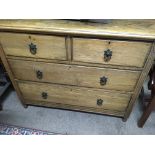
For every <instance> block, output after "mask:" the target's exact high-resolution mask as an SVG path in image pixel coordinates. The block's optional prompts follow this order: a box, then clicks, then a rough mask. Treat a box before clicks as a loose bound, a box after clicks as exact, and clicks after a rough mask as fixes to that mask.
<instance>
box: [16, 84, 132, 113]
mask: <svg viewBox="0 0 155 155" xmlns="http://www.w3.org/2000/svg"><path fill="white" fill-rule="evenodd" d="M18 85H19V88H20V91H21V93H22V95H23V97H24V99H26V100H27V99H28V100H33V101H45V102H51V104H52V103H62V104H66V105H77V106H83V107H93V108H102V109H109V110H116V111H125V109H126V107H127V105H128V102H129V100H130V97H131V96H130V94H120V93H114V92H106V91H104V90H102V89H89V88H79V87H73V86H63V85H57V84H45V83H36V82H23V81H20V82H19V81H18Z"/></svg>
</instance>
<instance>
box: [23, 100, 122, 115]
mask: <svg viewBox="0 0 155 155" xmlns="http://www.w3.org/2000/svg"><path fill="white" fill-rule="evenodd" d="M25 101H26V104H27V105H31V106H41V107H50V108H58V109H65V110H74V111H82V112H91V113H95V114H104V115H110V116H115V117H123V116H124V111H117V110H109V109H103V108H92V107H83V106H78V105H69V104H64V103H54V102H48V101H36V100H30V99H25Z"/></svg>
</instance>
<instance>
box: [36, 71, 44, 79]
mask: <svg viewBox="0 0 155 155" xmlns="http://www.w3.org/2000/svg"><path fill="white" fill-rule="evenodd" d="M36 76H37V78H38V79H42V78H43V72H42V71H40V70H38V71H36Z"/></svg>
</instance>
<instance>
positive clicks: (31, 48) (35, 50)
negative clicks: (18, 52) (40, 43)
mask: <svg viewBox="0 0 155 155" xmlns="http://www.w3.org/2000/svg"><path fill="white" fill-rule="evenodd" d="M29 49H30V52H31V54H33V55H35V54H36V53H37V46H36V45H35V44H33V43H31V44H29Z"/></svg>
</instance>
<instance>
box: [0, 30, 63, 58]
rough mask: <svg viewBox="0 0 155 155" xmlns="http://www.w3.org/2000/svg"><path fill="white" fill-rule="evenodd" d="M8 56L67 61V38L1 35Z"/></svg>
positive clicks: (17, 34)
mask: <svg viewBox="0 0 155 155" xmlns="http://www.w3.org/2000/svg"><path fill="white" fill-rule="evenodd" d="M0 42H1V44H2V46H3V49H4V52H5V53H6V55H9V56H10V55H11V56H19V57H31V58H45V59H58V60H59V59H60V60H66V47H65V37H57V36H48V35H32V34H19V33H3V32H1V33H0Z"/></svg>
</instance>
